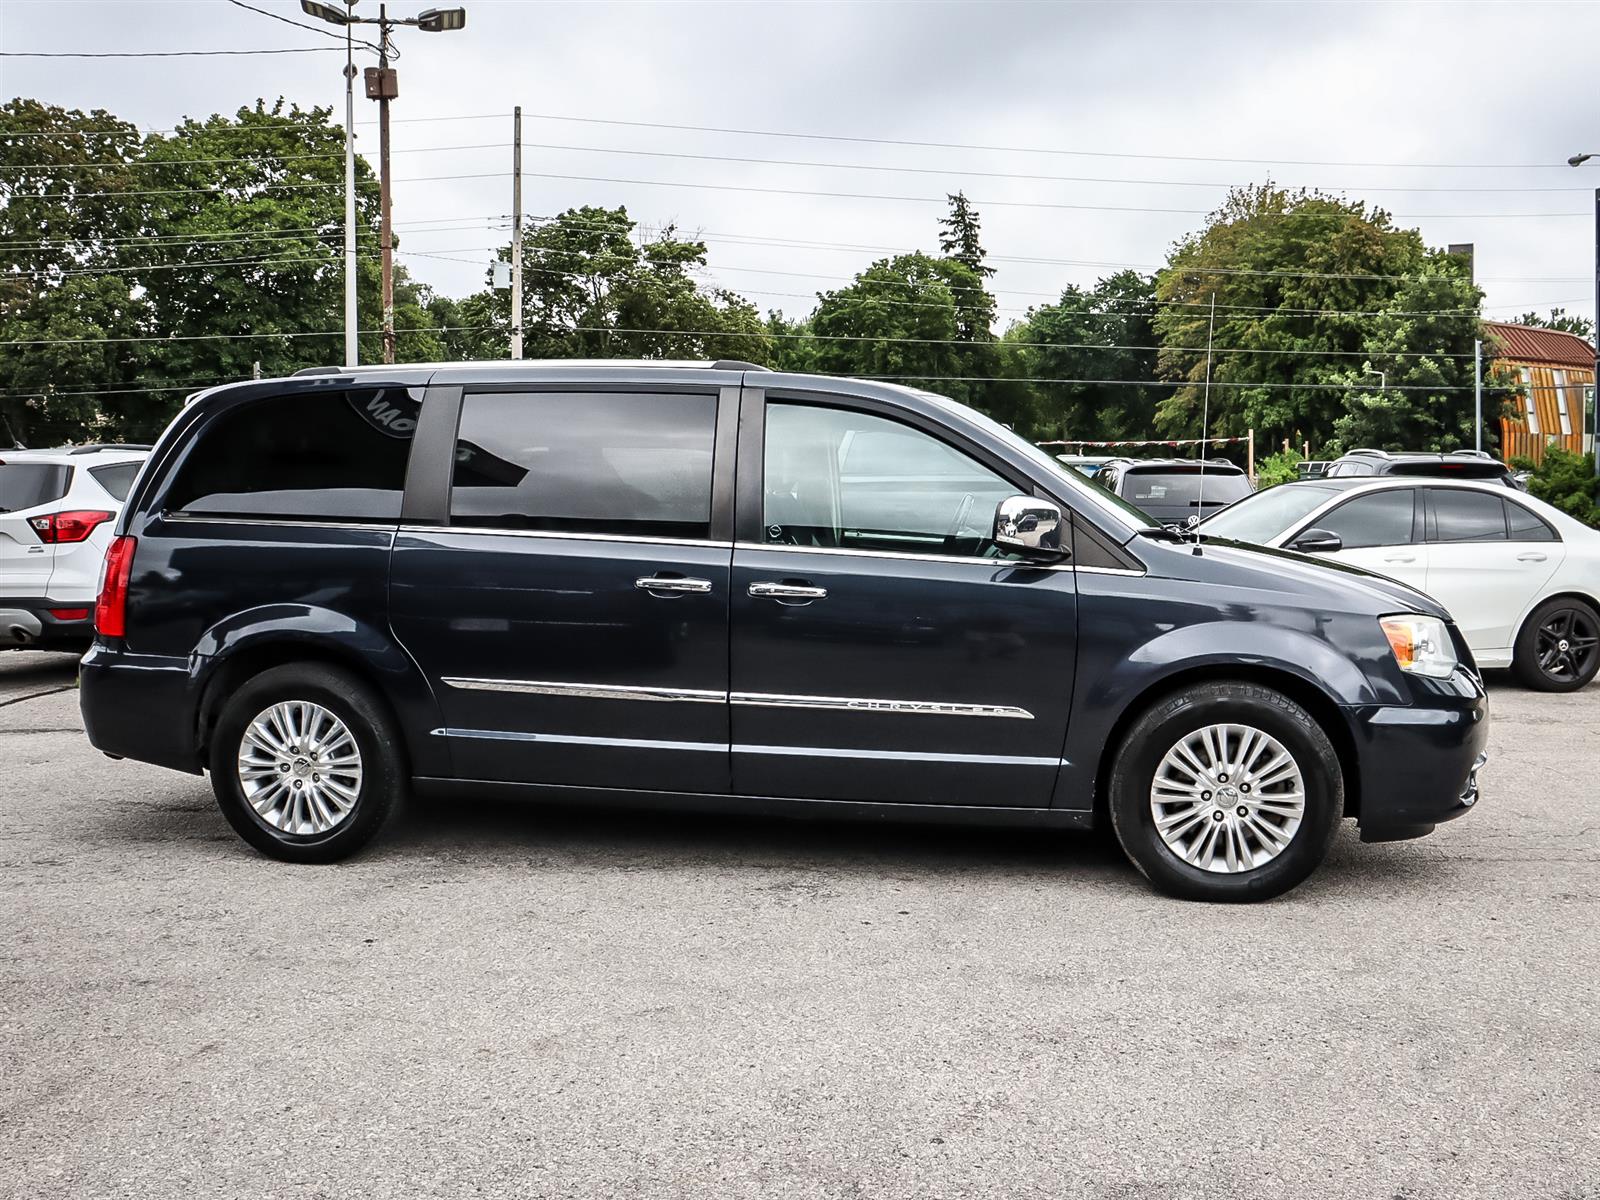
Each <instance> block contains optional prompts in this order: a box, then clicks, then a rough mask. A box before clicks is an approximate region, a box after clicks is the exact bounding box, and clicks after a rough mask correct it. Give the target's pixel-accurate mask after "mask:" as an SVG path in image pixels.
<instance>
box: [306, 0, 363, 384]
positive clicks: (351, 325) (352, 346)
mask: <svg viewBox="0 0 1600 1200" xmlns="http://www.w3.org/2000/svg"><path fill="white" fill-rule="evenodd" d="M345 4H346V5H347V6H348V7H347V9H346V11H344V12H340V11H339V10H338V9H337V8H332V7H330V6H329V5H326V4H318V3H317V0H300V8H301V11H303V12H304V13H305V14H306V15H307V16H311V17H317V18H319V19H321V20H324V21H326V22H328V24H330V25H340V26H343V27H344V365H345V366H347V367H354V366H356V365H358V364H359V363H360V361H361V340H360V338H359V337H357V335H356V334H357V330H358V328H359V322H358V321H357V318H356V93H355V83H356V62H355V42H354V40H353V39H352V38H351V36H350V26H351V25H352V24H354V23H355V19H356V18H355V11H354V10H355V5H356V0H345Z"/></svg>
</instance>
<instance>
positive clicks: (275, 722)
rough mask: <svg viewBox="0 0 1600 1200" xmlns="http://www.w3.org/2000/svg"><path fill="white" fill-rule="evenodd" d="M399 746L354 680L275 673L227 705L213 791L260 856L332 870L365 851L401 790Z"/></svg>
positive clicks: (213, 758) (313, 668)
mask: <svg viewBox="0 0 1600 1200" xmlns="http://www.w3.org/2000/svg"><path fill="white" fill-rule="evenodd" d="M399 746H400V738H399V734H398V733H397V731H396V730H395V728H394V721H393V719H392V718H391V717H390V716H389V713H388V710H387V709H386V708H385V707H384V705H383V702H382V701H381V700H380V699H379V698H378V696H377V695H376V693H374V692H373V690H372V689H371V688H370V687H368V686H367V685H366V684H365V683H364V682H362V681H361V680H360V679H358V678H357V677H356V676H355V675H353V674H351V673H350V672H348V671H344V670H340V669H339V668H337V667H331V666H326V665H323V664H320V663H292V664H289V665H286V666H281V667H273V668H272V669H271V670H268V671H263V672H262V673H261V674H259V675H257V676H255V677H254V678H253V679H251V680H249V681H248V682H247V683H245V685H244V686H243V687H241V688H239V689H238V691H236V692H235V693H234V695H233V696H232V697H231V698H229V699H228V700H227V701H226V703H224V705H223V707H222V711H221V713H220V714H219V716H218V718H217V723H216V727H215V732H214V734H213V736H212V738H211V746H210V755H209V761H210V768H211V787H212V790H213V791H214V792H215V793H216V796H217V803H218V804H219V805H220V806H221V808H222V815H223V816H225V817H226V818H227V819H228V823H229V824H230V825H232V826H233V827H234V829H235V830H236V831H237V832H238V833H239V836H241V837H242V838H244V840H245V841H247V842H249V843H250V844H251V845H252V846H254V847H255V848H256V849H257V850H260V851H261V852H262V853H263V854H267V855H271V856H272V857H273V858H280V859H283V860H285V861H287V862H304V863H323V862H333V861H335V860H336V859H340V858H344V857H346V856H348V855H350V854H353V853H355V852H356V851H357V850H359V849H360V848H361V847H362V846H364V845H366V843H367V842H368V841H370V840H371V839H372V837H373V835H374V834H376V833H377V832H378V830H379V829H380V828H381V827H382V826H383V823H384V822H385V821H386V820H387V819H388V817H389V814H390V812H391V811H392V810H393V808H394V806H395V803H396V801H397V800H398V799H399V798H400V797H401V795H402V793H403V792H404V790H405V787H406V783H407V773H406V770H405V763H404V760H403V758H402V756H401V752H400V749H399Z"/></svg>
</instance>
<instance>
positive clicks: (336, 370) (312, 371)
mask: <svg viewBox="0 0 1600 1200" xmlns="http://www.w3.org/2000/svg"><path fill="white" fill-rule="evenodd" d="M349 369H350V368H349V367H301V368H300V369H299V370H298V371H296V372H295V373H294V375H293V378H295V379H298V378H300V376H302V375H342V374H344V373H345V372H346V371H348V370H349Z"/></svg>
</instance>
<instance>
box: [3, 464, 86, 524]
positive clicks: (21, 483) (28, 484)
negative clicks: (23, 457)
mask: <svg viewBox="0 0 1600 1200" xmlns="http://www.w3.org/2000/svg"><path fill="white" fill-rule="evenodd" d="M71 478H72V468H71V467H64V466H58V465H56V464H54V463H20V462H10V463H0V512H21V511H22V510H23V509H28V508H37V507H39V505H41V504H49V503H51V502H52V501H55V500H59V499H61V497H63V496H65V495H66V494H67V483H68V481H69V480H71Z"/></svg>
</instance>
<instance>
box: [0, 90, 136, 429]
mask: <svg viewBox="0 0 1600 1200" xmlns="http://www.w3.org/2000/svg"><path fill="white" fill-rule="evenodd" d="M138 148H139V133H138V130H136V129H135V128H134V127H133V126H132V125H129V124H128V123H127V122H125V121H120V120H118V119H117V118H115V117H113V116H112V115H111V114H109V113H106V112H102V111H98V110H97V111H95V112H92V113H85V112H82V111H79V110H77V109H72V110H68V109H63V108H58V107H55V106H50V105H44V104H41V103H39V102H38V101H36V100H24V99H16V100H12V101H10V102H9V103H7V104H5V105H4V106H0V200H3V203H0V343H5V344H4V345H0V421H3V426H4V427H3V428H0V439H3V441H0V444H3V445H7V446H9V445H11V444H13V443H19V442H20V443H23V444H28V445H50V444H53V443H58V442H62V441H68V440H83V439H84V438H87V437H93V436H100V435H101V431H102V430H103V429H104V428H105V427H106V424H107V422H106V418H105V417H104V415H103V413H102V410H101V407H100V404H99V398H100V397H101V396H103V397H104V398H105V399H106V400H107V401H108V402H110V401H112V400H115V401H116V402H118V403H121V402H123V401H124V399H126V397H125V395H124V394H125V393H126V392H128V391H129V390H130V389H133V388H136V387H137V386H138V373H139V362H138V357H137V343H136V342H132V341H126V340H123V341H115V342H112V341H100V340H98V339H110V338H118V339H128V338H133V337H137V336H138V335H139V333H140V332H141V328H142V326H141V318H142V315H143V311H144V305H143V302H142V301H141V300H139V299H138V298H136V296H135V294H134V291H133V284H132V279H131V277H130V276H129V275H128V274H127V273H126V271H125V268H126V267H127V265H128V264H129V263H130V262H133V261H136V260H137V255H136V254H135V253H134V252H133V249H132V246H133V243H132V241H131V239H133V238H134V237H135V235H137V234H138V233H139V232H140V231H141V215H140V210H139V208H138V207H137V205H135V204H129V202H128V197H127V196H126V193H127V192H129V191H132V190H136V189H137V187H138V183H137V181H138V179H139V175H140V172H138V171H137V170H135V169H134V168H133V166H132V162H133V160H134V158H135V157H136V156H137V153H138ZM53 339H71V340H60V341H55V342H54V344H47V342H49V341H51V340H53ZM83 339H90V340H83Z"/></svg>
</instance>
